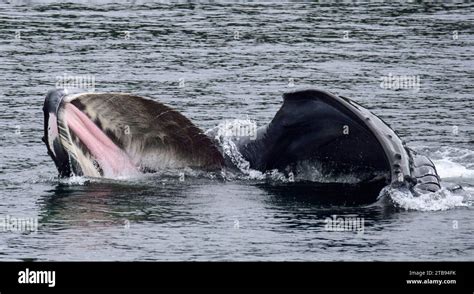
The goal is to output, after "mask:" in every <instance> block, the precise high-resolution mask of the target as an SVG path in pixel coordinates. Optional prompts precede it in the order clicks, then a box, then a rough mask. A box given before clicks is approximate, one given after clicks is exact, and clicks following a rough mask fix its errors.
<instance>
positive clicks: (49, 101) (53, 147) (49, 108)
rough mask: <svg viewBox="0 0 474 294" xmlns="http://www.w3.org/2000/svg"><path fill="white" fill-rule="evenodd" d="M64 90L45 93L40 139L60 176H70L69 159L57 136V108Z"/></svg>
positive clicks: (64, 93)
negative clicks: (41, 136)
mask: <svg viewBox="0 0 474 294" xmlns="http://www.w3.org/2000/svg"><path fill="white" fill-rule="evenodd" d="M64 96H66V92H65V91H64V90H62V89H55V90H51V91H49V92H48V94H46V98H45V100H44V104H43V113H44V135H43V138H42V141H43V142H44V143H45V144H46V148H47V149H48V154H49V156H51V158H52V159H53V161H54V163H55V164H56V167H57V169H58V171H59V176H60V177H69V176H71V168H70V160H69V156H68V153H67V152H66V150H64V148H63V146H62V144H61V139H60V136H59V126H58V110H59V107H60V105H61V102H62V99H63V97H64Z"/></svg>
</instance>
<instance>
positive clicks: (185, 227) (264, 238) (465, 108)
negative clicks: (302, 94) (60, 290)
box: [0, 1, 474, 261]
mask: <svg viewBox="0 0 474 294" xmlns="http://www.w3.org/2000/svg"><path fill="white" fill-rule="evenodd" d="M11 2H12V3H13V4H9V3H8V2H2V3H1V4H0V113H1V114H0V131H1V132H0V135H1V141H0V146H1V147H0V148H1V149H0V150H1V152H0V187H1V188H0V219H1V218H6V217H10V218H13V217H14V218H30V217H31V218H34V219H37V220H38V224H39V227H38V228H37V230H36V231H33V232H28V231H25V230H24V231H15V230H12V229H10V230H6V229H5V228H3V230H0V259H1V260H470V261H472V260H474V242H473V238H472V233H473V229H474V210H473V207H472V195H473V194H474V160H473V159H474V148H473V142H474V139H473V138H474V137H473V134H474V127H473V113H474V111H473V106H474V102H473V89H474V86H473V78H474V71H473V68H474V62H473V56H474V46H473V45H474V31H473V29H474V26H473V21H474V13H473V12H474V5H473V4H395V5H394V4H384V3H376V4H357V5H351V4H314V3H313V4H312V3H281V4H278V3H267V4H265V3H248V4H231V3H226V4H220V5H219V4H214V5H206V4H189V3H182V4H151V3H142V2H140V3H142V4H133V3H126V2H124V3H122V4H117V3H108V4H100V5H99V4H98V3H99V2H94V1H82V3H83V4H55V3H49V2H51V1H43V2H37V1H25V2H17V1H11ZM127 32H128V33H127ZM64 74H67V75H72V76H76V75H93V76H94V77H95V91H99V92H106V91H114V92H119V91H121V92H131V93H135V94H139V95H143V96H150V97H153V98H154V99H156V100H159V101H161V102H163V103H165V104H167V105H170V106H172V107H174V108H176V109H178V110H179V111H181V112H182V113H183V114H184V115H186V116H187V117H189V118H190V119H191V120H192V121H193V122H195V123H196V124H197V125H198V126H200V127H201V128H202V129H208V128H211V127H214V126H216V125H218V124H219V123H221V122H222V121H223V120H226V119H252V120H255V121H256V122H257V124H258V125H259V126H262V125H264V124H266V123H267V122H268V121H269V120H271V118H272V117H273V115H274V114H275V112H276V111H277V110H278V108H279V107H280V105H281V103H282V98H281V95H282V93H284V92H287V91H292V90H295V89H303V88H309V87H314V88H320V89H324V90H328V91H331V92H334V93H337V94H341V95H344V96H347V97H351V98H352V99H354V100H355V101H357V102H359V103H360V104H362V105H364V106H366V107H367V108H368V109H370V110H372V111H373V112H374V113H375V114H377V115H379V116H380V117H381V118H383V119H384V120H385V121H387V122H388V123H390V124H391V126H392V127H393V128H394V129H395V130H397V131H398V132H399V134H400V136H401V137H403V138H404V139H405V140H406V141H407V143H408V145H409V146H411V147H413V148H414V149H416V150H418V151H420V152H421V153H423V154H426V155H428V156H430V157H431V158H432V159H433V160H434V162H435V164H436V165H437V168H438V172H439V174H440V175H441V177H442V178H443V185H444V186H450V185H453V184H461V185H462V186H463V187H464V194H463V196H459V195H455V194H452V193H449V192H448V191H447V190H445V189H443V190H442V191H441V192H440V193H433V194H429V195H424V197H421V198H412V197H411V196H410V195H406V194H403V193H397V192H394V193H392V194H390V196H388V199H385V201H383V202H379V203H377V204H374V205H367V206H355V207H351V206H329V205H327V204H325V205H323V204H318V203H317V201H310V200H308V198H307V197H306V198H303V197H300V195H298V193H295V191H293V190H292V189H291V187H287V186H286V184H285V182H284V181H283V180H281V179H279V177H278V175H277V176H275V175H252V174H248V175H245V176H244V177H241V178H238V179H235V178H232V177H228V175H225V174H224V175H217V176H216V175H207V174H202V173H199V172H197V171H192V170H185V171H184V174H185V178H184V181H180V178H179V173H180V172H183V171H168V172H166V173H165V174H160V175H147V176H143V177H140V178H133V179H116V180H97V179H86V178H73V179H70V180H62V181H59V180H58V179H57V177H56V175H57V172H56V169H55V167H54V164H53V162H52V160H51V159H50V158H49V157H48V155H47V154H46V147H45V146H44V145H43V143H42V142H41V136H42V132H43V114H42V110H41V108H42V103H43V99H44V96H45V94H46V92H47V91H48V90H50V89H52V88H54V87H55V84H56V82H57V80H58V78H57V77H58V76H62V75H64ZM389 74H392V75H410V76H418V78H419V79H420V87H419V89H401V90H394V89H384V88H382V87H381V85H380V84H381V79H382V78H383V77H384V76H388V75H389ZM317 197H318V195H314V198H315V199H317ZM333 215H336V216H342V217H347V216H355V217H358V218H360V219H363V220H364V230H363V232H362V231H359V232H357V231H343V232H333V231H328V230H327V229H326V228H325V220H326V218H327V217H332V216H333ZM0 224H2V222H1V220H0Z"/></svg>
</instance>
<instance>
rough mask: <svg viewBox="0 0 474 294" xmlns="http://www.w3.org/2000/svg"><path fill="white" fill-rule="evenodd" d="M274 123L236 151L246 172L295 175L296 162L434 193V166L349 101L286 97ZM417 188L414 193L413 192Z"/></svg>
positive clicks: (312, 93)
mask: <svg viewBox="0 0 474 294" xmlns="http://www.w3.org/2000/svg"><path fill="white" fill-rule="evenodd" d="M283 100H284V101H283V105H282V107H281V108H280V110H279V111H278V112H277V114H276V115H275V117H274V118H273V120H272V121H271V122H270V123H269V124H268V126H267V127H265V128H264V129H263V130H264V131H262V132H259V135H258V138H257V139H256V140H253V141H250V140H249V141H246V142H245V141H244V142H243V143H241V144H240V145H239V150H240V152H241V153H242V155H243V156H244V158H246V159H247V160H248V161H249V163H250V167H251V168H253V169H257V170H260V171H266V170H272V169H278V170H283V171H286V172H287V173H289V172H291V173H293V174H295V173H298V165H297V163H299V162H310V163H311V162H312V163H318V166H319V168H321V169H322V170H323V172H326V173H332V174H336V175H341V176H344V175H348V174H353V175H354V174H355V175H359V176H361V175H362V176H363V178H362V179H361V182H365V183H367V184H369V183H370V184H376V185H379V184H380V181H381V180H383V181H385V183H386V184H391V185H393V186H406V187H408V188H410V189H413V190H414V191H431V192H434V191H437V190H439V189H440V188H441V186H440V178H439V176H438V174H437V172H436V168H435V166H434V164H433V163H432V162H431V160H430V159H428V158H427V157H425V156H422V155H419V154H417V153H416V152H415V151H413V150H411V149H409V148H408V147H407V146H406V144H405V142H404V141H402V140H401V139H400V138H399V136H398V135H397V134H396V132H395V131H393V130H392V129H391V128H390V126H389V125H387V124H386V123H385V122H384V121H382V120H381V119H380V118H379V117H377V116H376V115H374V114H373V113H371V112H370V111H369V110H367V109H365V108H363V107H362V106H361V105H359V104H357V103H355V102H354V101H352V100H350V99H348V98H345V97H339V96H336V95H333V94H331V93H328V92H324V91H320V90H305V91H297V92H293V93H287V94H285V95H284V96H283ZM415 188H416V189H415Z"/></svg>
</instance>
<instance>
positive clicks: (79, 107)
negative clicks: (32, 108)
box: [43, 90, 223, 178]
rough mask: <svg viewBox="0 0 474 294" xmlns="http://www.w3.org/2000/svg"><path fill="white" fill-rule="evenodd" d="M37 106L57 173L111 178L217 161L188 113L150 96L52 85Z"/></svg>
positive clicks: (208, 165) (210, 164) (213, 164)
mask: <svg viewBox="0 0 474 294" xmlns="http://www.w3.org/2000/svg"><path fill="white" fill-rule="evenodd" d="M43 111H44V116H45V127H44V137H43V141H44V142H45V144H46V146H47V148H48V154H49V155H50V156H51V157H52V158H53V160H54V162H55V164H56V167H57V168H58V171H59V174H60V176H62V177H68V176H71V175H81V176H82V175H83V176H90V177H106V178H116V177H123V176H130V175H134V174H138V173H140V172H150V171H156V170H159V169H163V168H168V167H177V168H179V167H184V166H205V167H206V168H216V167H220V166H221V164H222V161H223V160H222V156H221V155H220V153H219V151H218V150H217V149H216V148H215V147H214V146H213V144H212V142H211V141H210V140H209V139H208V138H207V137H206V136H205V135H204V134H203V133H202V132H201V131H200V130H199V129H198V128H197V127H195V126H194V125H193V124H192V123H191V122H190V121H189V120H188V119H186V118H185V117H183V116H182V115H180V114H179V113H178V112H176V111H174V110H172V109H170V108H169V107H167V106H164V105H162V104H160V103H158V102H155V101H152V100H150V99H145V98H142V97H138V96H132V95H126V94H120V93H112V94H100V93H97V94H90V93H84V94H77V95H67V94H66V92H65V91H63V90H54V91H50V92H49V93H48V95H47V96H46V99H45V103H44V108H43Z"/></svg>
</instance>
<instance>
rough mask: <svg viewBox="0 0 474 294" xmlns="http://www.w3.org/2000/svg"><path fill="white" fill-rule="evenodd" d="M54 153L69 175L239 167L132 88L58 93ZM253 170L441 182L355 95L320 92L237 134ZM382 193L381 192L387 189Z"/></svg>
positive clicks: (49, 125) (53, 102)
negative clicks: (309, 168)
mask: <svg viewBox="0 0 474 294" xmlns="http://www.w3.org/2000/svg"><path fill="white" fill-rule="evenodd" d="M43 112H44V136H43V142H44V143H45V144H46V147H47V151H48V154H49V155H50V156H51V158H52V159H53V161H54V163H55V165H56V167H57V169H58V172H59V176H60V177H69V176H71V175H83V176H89V177H116V176H121V175H127V174H130V173H146V172H154V171H158V170H160V169H164V168H181V167H195V168H199V169H204V170H209V171H216V170H220V169H223V168H232V165H233V164H232V160H229V158H227V157H228V156H227V155H226V154H225V152H223V151H222V150H221V148H220V147H219V146H218V144H217V143H216V141H215V140H214V138H213V136H212V132H211V133H208V134H205V133H204V132H203V131H202V130H200V129H199V128H198V127H197V126H196V125H194V124H193V123H192V122H191V121H190V120H189V119H187V118H186V117H185V116H183V115H182V114H181V113H179V112H178V111H176V110H174V109H173V108H171V107H169V106H166V105H164V104H162V103H159V102H157V101H155V100H153V99H150V98H146V97H141V96H136V95H132V94H124V93H79V94H68V93H67V92H66V91H65V90H62V89H55V90H52V91H49V92H48V94H47V95H46V99H45V102H44V107H43ZM236 147H237V149H238V151H239V152H240V154H241V155H242V157H243V158H244V159H245V160H246V161H247V162H248V164H249V166H250V168H252V169H254V170H259V171H262V172H265V171H270V170H275V169H276V170H279V171H282V172H284V173H287V174H288V173H293V174H298V173H299V172H300V169H301V166H302V165H308V164H309V165H317V167H318V169H319V170H320V171H321V172H322V173H328V174H332V175H340V176H344V175H348V174H356V175H358V177H357V178H358V179H359V181H360V184H361V185H364V184H367V185H374V183H376V184H377V185H378V187H383V186H386V185H392V186H394V187H407V188H409V189H410V190H412V191H413V192H415V193H418V194H419V193H423V192H426V191H430V192H434V191H437V190H439V189H440V188H441V186H440V178H439V176H438V174H437V171H436V168H435V166H434V164H433V162H432V161H431V160H430V159H429V158H428V157H426V156H423V155H420V154H418V153H416V152H415V151H414V150H412V149H410V148H409V147H408V146H407V145H406V144H405V142H404V141H403V140H402V139H401V138H400V137H399V136H398V134H397V133H396V132H395V131H394V130H392V128H391V127H390V126H389V125H388V124H387V123H385V122H384V121H383V120H382V119H380V118H379V117H377V116H376V115H375V114H373V113H372V112H370V111H369V110H367V109H366V108H364V107H363V106H361V105H360V104H358V103H356V102H355V101H353V100H351V99H349V98H346V97H342V96H337V95H334V94H332V93H329V92H326V91H321V90H315V89H310V90H300V91H295V92H291V93H286V94H284V95H283V104H282V106H281V108H280V109H279V110H278V112H277V113H276V115H275V117H274V118H273V119H272V120H271V121H270V123H268V124H267V125H266V126H264V127H262V128H260V129H259V130H258V134H257V136H256V138H252V139H248V138H247V139H245V138H244V139H241V140H236ZM380 189H381V188H380Z"/></svg>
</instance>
